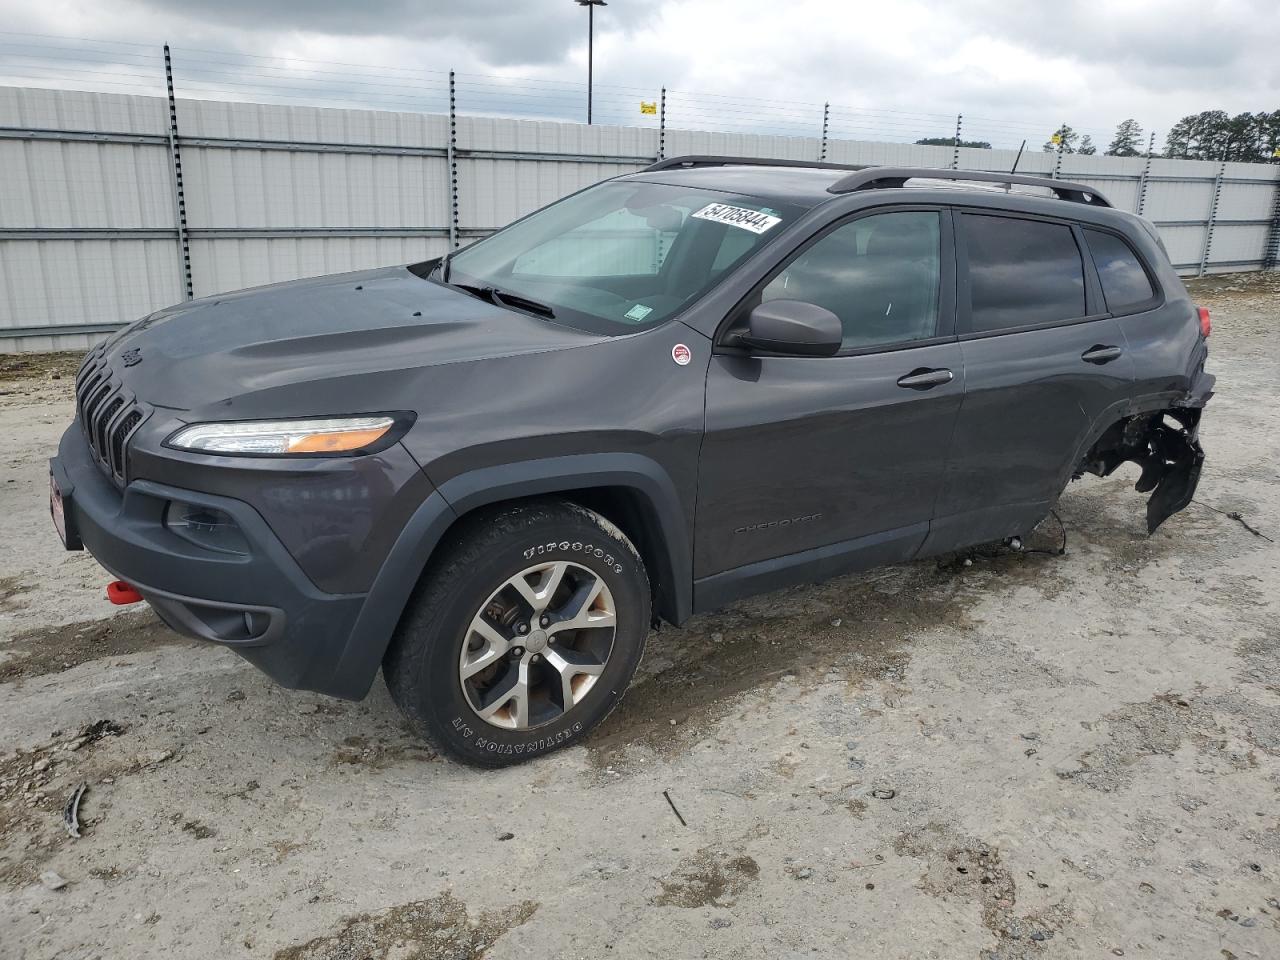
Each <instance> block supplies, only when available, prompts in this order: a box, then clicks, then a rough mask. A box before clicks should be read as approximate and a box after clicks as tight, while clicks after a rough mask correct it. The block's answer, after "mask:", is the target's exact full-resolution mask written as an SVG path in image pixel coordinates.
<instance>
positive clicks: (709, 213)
mask: <svg viewBox="0 0 1280 960" xmlns="http://www.w3.org/2000/svg"><path fill="white" fill-rule="evenodd" d="M693 216H695V217H697V218H698V219H699V220H710V221H712V222H714V223H727V224H728V225H729V226H731V227H741V228H742V229H743V230H750V231H751V232H752V233H764V232H765V231H766V230H772V229H773V228H774V227H776V226H777V225H778V224H780V223H781V222H782V218H781V217H771V216H769V214H767V213H761V212H760V211H759V210H752V209H751V208H749V207H732V206H730V205H729V204H727V203H708V204H707V205H706V206H705V207H703V208H702V209H701V210H699V211H698V212H697V213H695V214H693Z"/></svg>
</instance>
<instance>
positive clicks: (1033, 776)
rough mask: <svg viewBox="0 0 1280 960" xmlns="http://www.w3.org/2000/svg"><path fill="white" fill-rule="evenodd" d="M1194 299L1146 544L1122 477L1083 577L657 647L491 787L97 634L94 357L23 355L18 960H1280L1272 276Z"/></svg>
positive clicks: (242, 679)
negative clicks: (1203, 384)
mask: <svg viewBox="0 0 1280 960" xmlns="http://www.w3.org/2000/svg"><path fill="white" fill-rule="evenodd" d="M1195 290H1196V293H1197V296H1198V297H1199V298H1200V299H1201V301H1202V302H1203V303H1205V304H1207V305H1208V306H1210V307H1211V308H1212V309H1213V312H1214V327H1215V331H1214V336H1213V340H1212V347H1213V350H1212V354H1213V355H1212V359H1211V364H1212V368H1213V370H1214V371H1215V372H1216V373H1217V374H1218V377H1219V387H1220V389H1221V393H1220V395H1219V396H1218V397H1216V398H1215V399H1214V401H1213V402H1212V404H1211V405H1210V407H1209V412H1208V414H1207V415H1206V418H1205V422H1204V429H1203V433H1204V442H1205V446H1206V448H1207V450H1208V457H1209V459H1208V463H1207V465H1206V469H1205V473H1204V479H1203V481H1202V483H1201V487H1200V492H1199V495H1198V498H1197V499H1198V502H1197V503H1195V504H1193V505H1192V506H1191V507H1189V508H1188V509H1187V510H1186V511H1184V512H1183V513H1181V514H1179V515H1177V516H1176V517H1174V518H1173V519H1172V520H1170V521H1169V522H1168V523H1167V524H1165V526H1164V527H1162V528H1161V529H1160V530H1159V531H1158V532H1157V533H1156V535H1155V536H1154V537H1151V538H1147V537H1146V536H1145V535H1144V532H1143V531H1144V529H1145V528H1144V525H1143V508H1144V502H1143V497H1141V496H1138V495H1136V494H1134V493H1133V492H1132V491H1131V490H1130V489H1128V487H1129V485H1130V484H1131V483H1132V482H1133V480H1134V479H1135V474H1134V473H1132V472H1131V473H1126V474H1124V475H1122V476H1117V477H1113V478H1110V479H1108V480H1105V481H1103V480H1096V479H1089V480H1085V481H1082V482H1080V483H1077V484H1073V485H1072V486H1071V488H1070V489H1069V490H1068V492H1067V494H1066V495H1065V496H1064V497H1063V499H1062V502H1061V504H1060V507H1059V513H1060V514H1061V517H1062V520H1063V522H1064V524H1065V527H1066V532H1067V540H1068V550H1067V553H1066V555H1065V556H1063V557H1057V556H1052V555H1048V554H1023V555H1015V554H1010V553H1008V552H1007V551H1004V550H1002V549H999V548H986V549H982V550H979V551H976V552H975V553H974V554H973V555H972V556H971V557H968V558H965V557H951V558H946V559H945V560H944V561H942V562H938V561H934V560H929V561H922V562H919V563H914V564H908V565H905V566H898V567H892V568H887V569H882V570H878V571H874V572H872V573H869V574H866V575H861V576H853V577H846V578H842V579H839V580H835V581H832V582H829V583H825V584H822V585H818V586H814V587H806V588H799V589H793V590H789V591H784V592H781V593H777V594H773V595H770V596H767V597H763V598H759V599H755V600H752V601H749V602H745V603H740V604H737V605H735V606H733V607H731V608H729V609H727V610H725V611H722V612H720V613H718V614H715V615H712V616H702V617H698V618H696V619H695V620H693V621H691V622H690V623H689V624H687V625H686V626H685V627H684V628H683V629H680V630H673V629H670V628H666V629H663V630H662V631H661V632H660V633H657V634H655V635H654V636H653V637H652V638H651V643H650V651H649V655H648V656H647V657H646V660H645V665H644V667H643V668H642V673H641V676H640V677H638V678H637V683H636V685H635V687H634V688H633V690H632V692H631V694H630V696H629V697H628V699H627V700H626V701H625V704H624V706H623V707H622V708H621V709H620V710H618V711H617V712H616V713H615V715H614V716H613V717H611V718H610V720H609V722H608V723H607V724H606V726H605V728H604V729H602V730H601V731H599V732H598V733H597V734H596V735H595V736H593V737H590V738H588V739H587V740H586V741H585V742H584V743H582V744H580V745H578V746H575V747H573V748H570V749H568V750H565V751H563V752H561V753H558V754H556V755H554V756H552V757H548V758H545V759H542V760H539V761H536V762H534V763H532V764H529V765H526V766H523V767H519V768H517V769H514V770H509V771H500V772H496V773H479V772H476V771H473V770H469V769H466V768H464V767H461V766H458V765H455V764H453V763H449V762H447V761H444V760H442V759H439V758H437V757H435V756H434V755H433V754H432V753H431V752H430V751H429V750H427V749H425V748H424V747H423V746H422V745H420V744H419V743H417V742H415V741H414V740H413V739H412V737H410V736H409V735H408V733H407V732H406V730H405V727H404V725H403V723H402V722H401V720H400V718H399V716H398V715H397V714H396V712H395V710H394V708H393V706H392V704H391V702H390V700H389V698H388V697H387V695H386V692H385V690H384V689H383V688H382V686H381V684H378V685H377V686H376V687H375V690H374V692H373V694H372V695H371V696H370V697H369V699H368V700H367V701H365V702H363V703H360V704H351V703H344V702H338V701H331V700H327V699H324V698H322V697H318V696H313V695H309V694H300V693H293V692H289V691H285V690H281V689H278V688H276V687H274V686H272V685H271V684H270V683H269V682H268V681H266V680H265V679H264V678H263V677H261V676H260V675H259V674H258V673H257V672H256V671H255V670H253V669H252V668H251V667H249V666H247V665H245V664H243V663H242V662H241V661H239V660H238V659H237V658H236V657H235V655H234V654H232V653H230V652H228V651H225V650H222V649H218V648H214V647H210V646H203V645H198V644H194V643H191V642H188V641H186V640H182V639H179V638H177V637H175V636H173V635H171V634H169V633H168V632H167V631H165V630H164V628H163V627H161V626H159V625H158V624H157V622H156V621H155V620H154V619H153V618H152V617H151V616H150V615H149V614H147V613H146V612H126V613H123V614H118V615H116V616H114V617H113V616H111V609H112V608H110V607H108V606H107V604H106V602H105V600H104V599H103V597H102V588H103V584H104V582H105V581H106V579H107V577H106V576H105V575H104V574H103V572H102V571H101V570H99V569H98V568H97V566H96V565H95V563H94V562H93V560H92V559H91V558H89V557H88V556H87V555H82V554H81V555H75V554H64V553H62V552H61V551H60V550H59V549H58V548H57V547H56V544H55V538H54V534H53V531H52V530H51V529H50V524H49V520H48V516H47V510H46V505H45V490H46V482H47V481H46V470H45V460H46V458H47V456H48V455H49V454H50V452H51V451H52V450H53V448H54V444H55V439H56V437H57V435H58V433H59V432H60V430H61V429H62V427H63V426H64V424H65V423H66V422H67V421H68V420H69V419H70V416H71V404H70V402H69V399H68V396H69V392H70V377H69V374H70V372H71V371H72V370H73V369H74V360H73V359H68V358H65V357H64V358H58V357H53V358H48V357H46V358H23V359H22V360H21V361H15V360H13V359H12V358H6V359H5V361H4V363H3V365H0V437H3V438H4V447H3V454H4V455H3V463H2V464H0V474H2V479H3V482H0V510H2V511H3V515H4V516H5V518H6V530H7V533H8V535H7V537H6V540H5V543H6V545H7V547H8V548H7V549H6V550H5V551H4V552H3V555H2V556H0V731H3V734H4V739H3V742H0V957H3V958H5V960H7V958H10V957H30V958H46V957H50V958H51V957H60V958H68V960H81V958H85V960H87V958H93V957H104V958H107V957H130V958H144V957H164V958H185V957H198V958H206V957H210V956H219V957H228V958H237V957H274V958H280V960H283V958H325V960H337V958H366V957H368V958H380V960H381V958H393V957H394V958H411V957H420V958H437V957H440V958H477V957H481V956H484V957H490V958H493V960H501V958H515V957H556V958H572V957H581V958H590V960H598V958H601V957H608V956H614V957H647V956H661V957H732V958H734V960H746V958H757V957H760V958H764V957H768V958H777V957H802V956H803V957H808V956H823V957H836V956H840V957H845V956H857V957H886V958H889V957H891V958H895V960H896V958H917V957H918V958H926V957H928V958H944V960H951V958H968V957H974V958H1002V960H1012V958H1020V957H1026V958H1067V957H1071V958H1076V957H1080V958H1084V957H1089V958H1096V957H1109V956H1128V957H1149V958H1160V960H1170V958H1198V960H1204V958H1215V960H1221V958H1226V960H1231V958H1274V957H1277V956H1280V900H1278V899H1277V898H1280V803H1278V802H1277V799H1278V794H1280V711H1278V708H1280V667H1278V666H1277V654H1278V653H1280V627H1278V626H1277V622H1278V621H1277V615H1278V614H1280V569H1278V566H1280V552H1278V551H1280V548H1278V547H1277V545H1276V544H1275V543H1274V542H1273V540H1278V539H1280V485H1278V484H1277V457H1278V454H1280V441H1278V440H1277V436H1278V432H1280V274H1272V275H1269V276H1266V277H1259V276H1257V275H1238V276H1235V277H1228V278H1216V279H1214V280H1212V281H1209V282H1206V283H1202V284H1199V285H1195ZM20 364H26V366H20ZM1233 513H1237V514H1239V516H1240V519H1241V520H1242V521H1243V522H1240V520H1236V519H1232V517H1230V516H1229V514H1233ZM1245 523H1247V524H1248V525H1249V526H1251V527H1253V528H1254V529H1255V530H1256V531H1257V533H1256V534H1255V533H1252V532H1250V530H1249V529H1248V528H1247V527H1246V526H1245ZM1057 536H1058V531H1057V528H1056V527H1053V528H1052V529H1048V530H1046V531H1044V532H1043V533H1042V534H1041V535H1039V539H1041V540H1042V541H1043V543H1040V544H1038V545H1039V546H1049V545H1050V544H1055V543H1056V541H1055V538H1056V537H1057ZM966 559H967V560H968V562H966ZM81 782H86V783H87V784H88V790H87V792H86V793H85V794H84V797H83V800H82V804H81V808H80V812H81V821H82V824H83V836H82V837H81V838H80V839H77V840H72V839H70V838H69V837H68V836H67V835H66V834H65V832H64V831H63V829H62V822H61V815H62V807H63V804H64V802H65V801H66V798H67V796H68V795H69V794H70V793H71V791H72V790H73V789H74V788H75V786H76V785H77V784H79V783H81ZM668 797H669V798H670V802H669V801H668V799H667V798H668ZM63 884H64V885H63ZM59 885H62V886H61V887H60V889H52V888H53V887H58V886H59Z"/></svg>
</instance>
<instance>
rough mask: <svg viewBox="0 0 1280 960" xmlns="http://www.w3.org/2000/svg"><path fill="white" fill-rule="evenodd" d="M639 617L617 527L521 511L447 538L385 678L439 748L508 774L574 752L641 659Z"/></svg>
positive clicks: (594, 518) (543, 510)
mask: <svg viewBox="0 0 1280 960" xmlns="http://www.w3.org/2000/svg"><path fill="white" fill-rule="evenodd" d="M557 575H558V577H559V578H558V579H557ZM593 578H594V580H593ZM597 583H598V584H599V585H600V586H599V589H597V586H596V584H597ZM538 604H545V606H544V608H543V609H542V611H541V612H539V611H538V609H537V607H538ZM610 615H612V620H613V624H612V636H611V637H610V636H609V633H610V631H609V626H608V620H609V617H610ZM649 616H650V593H649V579H648V576H647V574H646V572H645V568H644V564H643V562H642V561H641V559H640V555H639V553H638V552H637V551H636V548H635V546H634V545H633V544H632V543H631V541H630V540H628V539H627V537H626V535H625V534H623V532H622V531H621V530H619V529H618V528H617V527H616V526H614V525H613V524H612V523H610V522H609V521H608V520H606V519H605V518H604V517H602V516H600V515H599V514H597V513H595V512H593V511H591V510H588V509H586V508H585V507H581V506H578V505H577V504H574V503H569V502H567V501H559V500H539V501H531V502H526V503H520V504H516V505H512V506H509V507H506V508H503V509H501V510H500V511H497V512H493V513H489V514H487V515H484V516H480V517H478V518H475V519H469V520H466V521H464V523H463V525H462V526H461V527H460V528H459V529H458V530H457V532H456V533H455V532H454V531H450V534H449V535H448V537H447V542H446V543H444V544H442V547H441V549H440V551H439V553H438V559H434V558H433V560H432V562H431V563H430V564H429V565H428V567H427V570H426V572H425V573H424V574H423V578H422V580H421V581H420V582H419V584H418V587H417V589H416V590H415V592H414V595H413V597H412V598H411V599H410V601H409V605H408V607H407V608H406V610H405V613H404V615H403V616H402V617H401V619H400V624H399V626H398V627H397V629H396V634H395V636H394V638H393V639H392V642H391V646H390V647H389V649H388V651H387V655H386V657H385V658H384V660H383V673H384V675H385V677H386V681H387V687H388V688H389V689H390V691H391V696H392V699H394V700H395V702H396V705H397V706H398V707H399V708H400V710H401V711H402V712H403V713H404V715H405V716H406V717H407V718H408V720H409V722H410V723H411V724H412V726H413V727H414V729H415V730H416V731H417V732H418V733H419V734H420V735H421V736H423V737H424V738H425V739H427V740H428V741H430V742H431V743H432V744H433V745H435V746H436V747H437V748H438V749H439V750H441V751H442V752H443V753H446V754H448V755H449V756H451V757H454V758H455V759H458V760H461V761H463V762H465V763H468V764H472V765H474V766H481V767H504V766H510V765H513V764H516V763H522V762H524V761H526V760H530V759H532V758H533V757H536V756H541V755H542V754H545V753H549V752H551V751H552V750H557V749H559V748H560V747H565V746H568V745H569V744H572V743H577V742H578V741H579V740H581V739H582V738H583V737H584V736H585V735H586V734H587V733H588V732H589V731H590V730H591V729H592V728H594V727H595V726H596V725H597V724H599V723H600V722H601V721H602V720H604V718H605V717H607V716H608V715H609V713H610V712H611V711H612V710H613V709H614V707H616V706H617V705H618V703H619V702H620V701H621V699H622V694H623V691H624V690H625V689H626V687H627V685H628V684H629V683H630V682H631V678H632V676H633V675H634V674H635V671H636V667H638V666H639V664H640V658H641V656H642V655H643V653H644V643H645V639H646V637H647V636H648V632H649V623H650V620H649ZM544 618H545V619H544ZM574 624H576V625H578V626H577V627H574V626H571V625H574ZM544 627H545V628H544ZM517 631H524V632H523V634H522V633H520V632H517ZM504 644H505V646H504ZM464 647H465V648H466V649H465V652H464ZM522 671H523V672H522ZM521 678H523V680H524V685H523V686H522V685H521ZM522 690H523V693H521V691H522ZM508 692H510V693H511V694H512V695H511V697H510V699H507V700H502V699H501V698H502V697H503V696H505V695H506V694H507V693H508ZM557 711H558V714H557ZM486 712H488V714H489V715H488V716H487V717H486V716H485V715H484V714H485V713H486Z"/></svg>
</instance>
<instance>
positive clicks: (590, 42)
mask: <svg viewBox="0 0 1280 960" xmlns="http://www.w3.org/2000/svg"><path fill="white" fill-rule="evenodd" d="M574 3H576V4H577V5H578V6H580V7H586V8H587V124H588V125H590V123H591V72H592V70H591V68H592V63H591V61H592V55H593V54H594V52H595V51H594V48H595V41H596V7H607V6H608V4H607V3H605V0H574Z"/></svg>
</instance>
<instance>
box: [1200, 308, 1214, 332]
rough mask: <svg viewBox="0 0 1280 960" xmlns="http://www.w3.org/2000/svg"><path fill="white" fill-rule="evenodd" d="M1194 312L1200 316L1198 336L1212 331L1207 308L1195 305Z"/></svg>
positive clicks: (1211, 322)
mask: <svg viewBox="0 0 1280 960" xmlns="http://www.w3.org/2000/svg"><path fill="white" fill-rule="evenodd" d="M1196 314H1197V315H1198V316H1199V317H1200V336H1202V337H1207V336H1208V335H1209V334H1211V333H1212V332H1213V321H1211V320H1210V319H1209V308H1208V307H1196Z"/></svg>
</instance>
